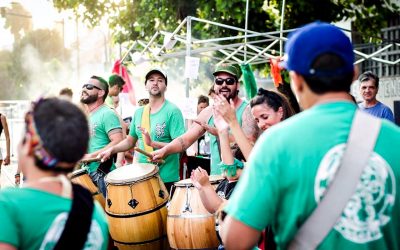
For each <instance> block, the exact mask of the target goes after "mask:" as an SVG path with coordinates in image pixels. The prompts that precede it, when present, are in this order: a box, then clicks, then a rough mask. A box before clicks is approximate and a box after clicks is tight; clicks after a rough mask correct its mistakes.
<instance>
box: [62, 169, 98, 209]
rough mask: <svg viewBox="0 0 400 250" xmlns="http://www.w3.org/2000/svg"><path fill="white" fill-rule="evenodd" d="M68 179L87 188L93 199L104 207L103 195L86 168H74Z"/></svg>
mask: <svg viewBox="0 0 400 250" xmlns="http://www.w3.org/2000/svg"><path fill="white" fill-rule="evenodd" d="M70 179H71V182H73V183H75V184H79V185H81V186H83V187H85V188H86V189H88V190H89V191H90V192H91V193H92V196H93V199H95V200H97V201H98V202H99V203H100V204H101V206H102V207H103V208H104V204H105V200H104V197H103V195H102V194H101V193H100V191H99V189H98V188H97V187H96V185H95V184H94V183H93V181H92V179H91V178H90V176H89V173H88V171H87V170H86V169H79V170H75V171H74V172H72V174H71V177H70Z"/></svg>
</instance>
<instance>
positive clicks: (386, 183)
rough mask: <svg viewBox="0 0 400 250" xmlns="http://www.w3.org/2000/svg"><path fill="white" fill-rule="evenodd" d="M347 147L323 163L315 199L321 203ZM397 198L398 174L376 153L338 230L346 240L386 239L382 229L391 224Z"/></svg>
mask: <svg viewBox="0 0 400 250" xmlns="http://www.w3.org/2000/svg"><path fill="white" fill-rule="evenodd" d="M345 148H346V144H340V145H337V146H335V147H333V148H332V149H331V150H329V151H328V153H327V154H326V155H325V156H324V158H323V159H322V161H321V163H320V166H319V169H318V173H317V176H316V179H315V186H314V196H315V200H316V201H317V202H319V201H321V199H322V198H323V196H324V193H325V191H326V189H327V187H328V186H329V183H331V181H332V180H333V178H334V177H335V173H336V170H337V169H338V167H339V164H340V161H341V159H342V156H343V153H344V150H345ZM395 195H396V183H395V178H394V174H393V172H392V169H391V167H390V166H389V164H388V163H387V162H386V161H385V159H383V158H382V157H381V156H380V155H378V154H377V153H375V152H374V153H372V155H371V157H370V159H369V161H368V165H367V166H366V167H365V169H364V171H363V173H362V175H361V178H360V180H359V183H358V185H357V189H356V192H355V194H354V195H353V196H352V197H351V198H350V200H349V202H348V203H347V205H346V207H345V209H344V211H343V213H342V215H341V217H340V218H339V220H338V221H337V222H336V224H335V226H334V229H335V230H336V231H337V232H339V233H340V234H341V235H342V236H343V237H344V238H346V239H348V240H350V241H352V242H356V243H367V242H371V241H373V240H377V239H380V238H382V231H381V229H382V227H383V226H384V225H386V224H387V223H388V222H389V221H390V219H391V218H390V214H391V211H392V209H393V205H394V202H395Z"/></svg>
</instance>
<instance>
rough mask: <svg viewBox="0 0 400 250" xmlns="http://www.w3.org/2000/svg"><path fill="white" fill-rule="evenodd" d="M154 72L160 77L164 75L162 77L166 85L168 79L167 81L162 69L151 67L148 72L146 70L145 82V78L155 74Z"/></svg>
mask: <svg viewBox="0 0 400 250" xmlns="http://www.w3.org/2000/svg"><path fill="white" fill-rule="evenodd" d="M155 73H157V74H160V75H162V77H164V79H165V85H167V82H168V81H167V74H166V73H164V71H162V70H161V69H152V70H150V71H149V72H147V74H146V81H145V83H146V82H147V80H148V79H149V77H150V76H151V75H152V74H155Z"/></svg>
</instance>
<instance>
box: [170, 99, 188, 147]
mask: <svg viewBox="0 0 400 250" xmlns="http://www.w3.org/2000/svg"><path fill="white" fill-rule="evenodd" d="M171 113H172V114H171V119H170V126H169V133H170V135H171V138H172V140H173V139H175V138H177V137H179V136H181V135H182V134H184V133H185V122H184V120H183V115H182V112H181V110H180V109H179V108H177V107H176V108H174V109H173V110H172V112H171Z"/></svg>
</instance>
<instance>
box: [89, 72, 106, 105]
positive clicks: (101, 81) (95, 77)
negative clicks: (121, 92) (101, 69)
mask: <svg viewBox="0 0 400 250" xmlns="http://www.w3.org/2000/svg"><path fill="white" fill-rule="evenodd" d="M90 79H95V80H97V81H99V82H100V84H101V85H102V87H103V88H102V89H103V90H104V92H105V93H104V96H103V102H104V101H105V100H106V98H107V96H108V83H107V81H106V80H104V78H102V77H100V76H94V75H93V76H92V77H90Z"/></svg>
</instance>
